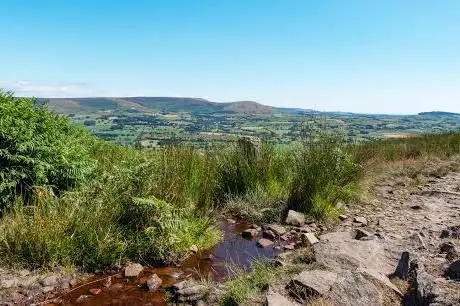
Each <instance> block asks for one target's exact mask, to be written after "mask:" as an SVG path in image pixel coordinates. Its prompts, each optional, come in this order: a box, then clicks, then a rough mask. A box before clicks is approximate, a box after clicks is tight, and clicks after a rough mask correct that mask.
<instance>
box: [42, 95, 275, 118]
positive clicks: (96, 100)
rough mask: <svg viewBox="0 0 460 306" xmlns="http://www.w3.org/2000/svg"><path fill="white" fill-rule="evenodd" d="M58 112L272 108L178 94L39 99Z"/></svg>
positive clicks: (261, 111) (257, 110)
mask: <svg viewBox="0 0 460 306" xmlns="http://www.w3.org/2000/svg"><path fill="white" fill-rule="evenodd" d="M39 103H44V104H45V103H46V104H48V105H49V106H50V107H51V108H52V109H54V110H55V111H56V112H58V113H64V114H71V113H74V114H75V113H95V112H101V111H106V112H107V111H131V112H136V111H138V112H148V111H150V112H187V113H194V114H197V113H200V114H206V113H244V114H272V113H275V112H278V111H277V109H276V108H275V107H272V106H267V105H263V104H260V103H257V102H253V101H238V102H226V103H220V102H212V101H208V100H205V99H200V98H177V97H119V98H112V97H91V98H41V99H39Z"/></svg>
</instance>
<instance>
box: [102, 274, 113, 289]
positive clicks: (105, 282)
mask: <svg viewBox="0 0 460 306" xmlns="http://www.w3.org/2000/svg"><path fill="white" fill-rule="evenodd" d="M111 285H112V276H109V277H107V278H106V279H104V280H103V281H102V286H104V287H105V288H108V287H110V286H111Z"/></svg>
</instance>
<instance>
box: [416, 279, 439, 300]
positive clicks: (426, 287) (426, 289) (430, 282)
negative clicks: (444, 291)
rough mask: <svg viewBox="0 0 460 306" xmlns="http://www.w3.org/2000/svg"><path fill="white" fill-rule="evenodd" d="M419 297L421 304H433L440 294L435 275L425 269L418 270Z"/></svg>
mask: <svg viewBox="0 0 460 306" xmlns="http://www.w3.org/2000/svg"><path fill="white" fill-rule="evenodd" d="M416 282H417V298H418V300H419V302H420V305H431V303H432V302H433V301H434V300H435V299H436V298H437V297H438V296H439V290H438V289H437V288H436V285H435V283H434V279H433V277H432V276H431V275H430V274H428V273H427V272H425V271H417V277H416Z"/></svg>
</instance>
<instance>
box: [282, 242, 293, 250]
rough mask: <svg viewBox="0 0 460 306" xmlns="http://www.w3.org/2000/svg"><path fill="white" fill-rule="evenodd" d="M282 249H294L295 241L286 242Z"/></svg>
mask: <svg viewBox="0 0 460 306" xmlns="http://www.w3.org/2000/svg"><path fill="white" fill-rule="evenodd" d="M284 249H285V250H291V251H292V250H294V249H295V243H290V244H286V245H285V246H284Z"/></svg>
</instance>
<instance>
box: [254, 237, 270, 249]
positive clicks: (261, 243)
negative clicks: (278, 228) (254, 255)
mask: <svg viewBox="0 0 460 306" xmlns="http://www.w3.org/2000/svg"><path fill="white" fill-rule="evenodd" d="M273 244H274V242H273V241H271V240H269V239H265V238H262V239H259V241H257V246H259V247H262V248H268V247H271V246H272V245H273Z"/></svg>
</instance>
